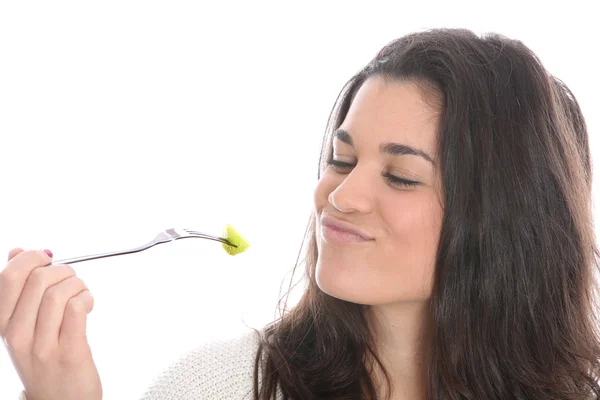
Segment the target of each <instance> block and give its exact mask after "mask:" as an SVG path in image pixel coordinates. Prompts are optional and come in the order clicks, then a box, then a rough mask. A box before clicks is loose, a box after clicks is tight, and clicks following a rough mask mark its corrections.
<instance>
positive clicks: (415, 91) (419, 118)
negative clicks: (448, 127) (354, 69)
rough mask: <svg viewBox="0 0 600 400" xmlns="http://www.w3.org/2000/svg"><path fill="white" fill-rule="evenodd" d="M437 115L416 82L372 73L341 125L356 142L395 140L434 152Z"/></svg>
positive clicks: (377, 144)
mask: <svg viewBox="0 0 600 400" xmlns="http://www.w3.org/2000/svg"><path fill="white" fill-rule="evenodd" d="M440 115H441V113H440V110H439V109H435V108H434V106H432V102H431V101H427V97H426V93H425V92H424V90H423V89H422V88H421V87H420V86H419V85H417V84H416V83H414V82H411V81H399V80H393V79H385V78H383V77H380V76H375V77H371V78H369V79H367V80H366V81H365V83H364V84H363V85H362V86H361V87H360V89H359V90H358V92H357V93H356V95H355V97H354V100H353V101H352V104H351V105H350V109H349V110H348V114H347V115H346V118H345V119H344V122H343V123H342V125H341V126H340V129H344V130H346V131H348V133H349V134H350V135H351V136H352V138H353V139H354V141H355V143H356V144H357V146H360V145H361V144H362V145H367V144H373V145H375V146H379V144H381V143H384V142H394V143H400V144H406V145H411V146H416V147H419V148H422V149H423V150H425V151H426V152H428V153H429V154H435V143H436V136H437V131H438V128H439V121H440Z"/></svg>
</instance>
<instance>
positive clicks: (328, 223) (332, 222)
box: [321, 216, 374, 241]
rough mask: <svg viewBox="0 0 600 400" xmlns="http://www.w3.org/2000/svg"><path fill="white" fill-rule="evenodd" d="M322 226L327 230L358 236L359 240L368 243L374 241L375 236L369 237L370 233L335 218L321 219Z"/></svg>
mask: <svg viewBox="0 0 600 400" xmlns="http://www.w3.org/2000/svg"><path fill="white" fill-rule="evenodd" d="M321 225H322V226H324V227H327V228H331V229H335V230H338V231H342V232H346V233H351V234H353V235H356V236H358V237H359V238H361V239H363V240H365V241H368V240H373V239H374V238H373V236H371V235H369V234H368V233H366V232H364V231H362V230H360V229H359V228H357V227H356V226H354V225H352V224H350V223H348V222H344V221H341V220H339V219H337V218H334V217H329V216H326V217H322V218H321Z"/></svg>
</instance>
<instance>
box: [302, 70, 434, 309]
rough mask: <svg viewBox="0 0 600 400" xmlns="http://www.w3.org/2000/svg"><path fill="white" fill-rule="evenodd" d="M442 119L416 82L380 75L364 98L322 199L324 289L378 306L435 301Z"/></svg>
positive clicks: (324, 181)
mask: <svg viewBox="0 0 600 400" xmlns="http://www.w3.org/2000/svg"><path fill="white" fill-rule="evenodd" d="M439 118H440V114H439V110H436V109H434V108H432V106H431V105H430V104H428V102H426V101H425V100H424V97H423V91H422V90H421V89H420V88H419V87H418V86H417V85H415V84H414V83H411V82H400V81H394V80H384V79H383V78H382V77H377V76H376V77H371V78H369V79H368V80H367V81H366V82H365V83H364V84H363V85H362V87H361V88H360V90H359V91H358V92H357V94H356V96H355V98H354V101H353V102H352V105H351V107H350V110H349V111H348V115H347V116H346V118H345V120H344V122H343V123H342V125H341V126H340V128H339V130H338V131H336V134H335V135H334V139H333V157H332V160H333V164H329V165H328V167H327V168H326V169H325V171H324V172H323V174H322V176H321V179H320V180H319V182H318V184H317V187H316V190H315V193H314V201H315V209H316V215H317V221H316V222H317V246H318V250H319V257H318V261H317V266H316V280H317V284H318V285H319V287H320V288H321V290H323V291H324V292H326V293H328V294H329V295H331V296H333V297H337V298H340V299H343V300H346V301H350V302H354V303H359V304H369V305H381V304H391V303H406V302H419V301H424V300H427V299H428V298H429V296H430V292H431V286H432V281H433V270H434V265H435V256H436V251H437V244H438V237H439V233H440V229H441V221H442V206H441V203H440V198H441V196H440V188H441V183H440V182H439V176H438V174H437V173H436V172H438V170H437V167H436V165H437V158H436V154H435V143H436V135H437V130H438V126H439ZM411 148H412V149H411ZM413 153H417V154H416V155H415V154H413ZM398 179H400V180H402V179H403V180H408V181H412V182H418V184H416V185H414V186H408V185H404V184H402V182H401V181H399V180H398ZM339 224H341V225H342V230H339V229H337V228H335V226H336V225H339ZM346 228H350V229H358V230H359V231H361V235H362V236H357V235H354V234H349V233H344V232H343V229H346Z"/></svg>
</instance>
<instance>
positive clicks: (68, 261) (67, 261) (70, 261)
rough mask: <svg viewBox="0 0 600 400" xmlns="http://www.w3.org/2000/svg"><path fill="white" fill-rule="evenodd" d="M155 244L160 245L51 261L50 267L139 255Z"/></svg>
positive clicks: (146, 245)
mask: <svg viewBox="0 0 600 400" xmlns="http://www.w3.org/2000/svg"><path fill="white" fill-rule="evenodd" d="M157 244H160V243H155V242H151V243H148V244H145V245H143V246H140V247H134V248H133V249H128V250H121V251H111V252H109V253H101V254H93V255H89V256H83V257H74V258H65V259H62V260H56V261H53V262H52V264H51V265H56V264H75V263H78V262H82V261H89V260H96V259H98V258H107V257H114V256H120V255H123V254H132V253H139V252H140V251H144V250H147V249H149V248H150V247H153V246H156V245H157Z"/></svg>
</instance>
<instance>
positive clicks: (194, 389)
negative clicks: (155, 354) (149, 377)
mask: <svg viewBox="0 0 600 400" xmlns="http://www.w3.org/2000/svg"><path fill="white" fill-rule="evenodd" d="M258 343H259V340H258V334H257V333H256V332H251V333H247V334H245V335H243V336H241V337H238V338H235V339H229V340H222V341H217V342H212V343H209V344H207V345H203V346H200V347H197V348H195V349H193V350H192V351H190V352H188V353H187V354H185V355H184V356H183V357H182V358H180V359H179V360H178V361H176V362H174V363H173V364H171V365H170V366H169V367H168V368H167V369H165V370H164V371H163V372H162V373H161V374H160V375H159V376H158V377H156V378H155V379H154V381H153V382H152V384H151V385H150V387H149V388H148V389H147V391H146V393H145V394H144V395H143V396H142V400H195V399H206V400H220V399H223V400H225V399H227V400H232V399H236V400H237V399H240V400H241V399H251V398H252V386H253V374H254V361H255V357H256V352H257V350H258Z"/></svg>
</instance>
